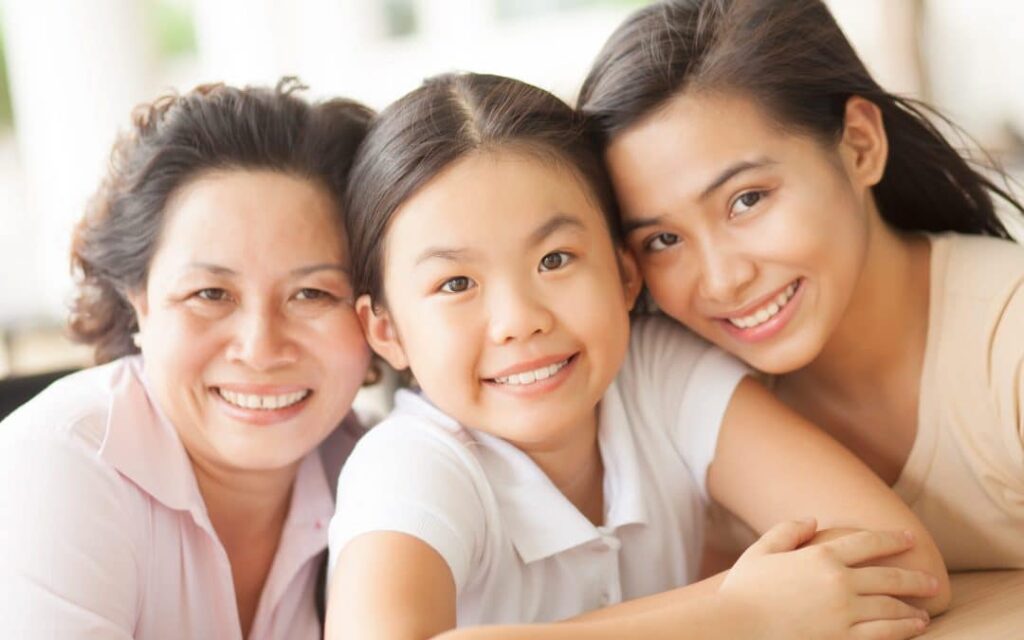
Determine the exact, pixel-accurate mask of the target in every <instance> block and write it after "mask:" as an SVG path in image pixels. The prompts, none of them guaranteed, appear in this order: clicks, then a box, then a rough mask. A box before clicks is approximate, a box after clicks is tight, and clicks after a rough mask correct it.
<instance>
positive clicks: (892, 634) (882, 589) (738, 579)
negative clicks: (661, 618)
mask: <svg viewBox="0 0 1024 640" xmlns="http://www.w3.org/2000/svg"><path fill="white" fill-rule="evenodd" d="M814 533H815V522H814V520H807V521H798V522H786V523H782V524H779V525H776V526H774V527H772V528H771V529H770V530H769V531H768V532H767V533H765V534H764V535H763V536H761V538H760V539H759V540H758V541H757V542H755V543H754V544H753V545H751V546H750V548H748V549H747V551H746V552H744V554H743V555H742V556H740V559H739V560H737V561H736V564H735V566H733V568H732V570H731V571H730V572H729V574H728V576H727V577H726V578H725V580H724V581H723V583H722V586H721V587H720V588H719V594H720V595H721V596H722V597H723V598H724V599H727V600H732V601H733V602H735V603H736V604H738V605H739V606H740V608H741V610H743V611H751V612H752V613H753V615H752V616H751V625H752V629H753V630H754V634H755V635H754V637H758V638H773V639H774V638H779V639H782V638H786V639H789V638H808V639H822V640H832V639H843V640H848V639H855V640H904V639H905V638H911V637H914V636H916V635H918V634H920V633H921V632H923V631H924V629H925V627H926V626H927V624H928V614H927V613H926V612H924V611H922V610H920V609H917V608H915V607H912V606H910V605H908V604H906V603H905V602H902V601H901V600H899V599H898V598H901V597H927V596H930V595H934V593H935V592H936V590H937V589H938V581H937V580H935V578H933V577H932V576H929V575H928V574H926V573H924V572H921V571H912V570H908V569H898V568H894V567H876V566H861V565H863V564H865V563H868V562H871V561H872V560H878V559H881V558H886V557H888V556H892V555H896V554H899V553H902V552H904V551H906V550H907V549H909V548H911V547H912V546H913V545H914V539H913V535H912V534H911V533H909V532H889V531H858V532H856V533H851V534H849V535H847V536H844V537H842V538H839V539H836V540H831V541H829V542H826V543H823V544H820V545H816V546H811V547H805V548H802V549H798V547H799V546H800V545H802V544H804V543H805V542H807V541H808V540H810V539H811V538H812V537H813V536H814Z"/></svg>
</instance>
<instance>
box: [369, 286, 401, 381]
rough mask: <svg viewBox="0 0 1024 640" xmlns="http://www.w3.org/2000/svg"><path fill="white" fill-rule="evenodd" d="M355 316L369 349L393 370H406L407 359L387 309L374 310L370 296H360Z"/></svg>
mask: <svg viewBox="0 0 1024 640" xmlns="http://www.w3.org/2000/svg"><path fill="white" fill-rule="evenodd" d="M356 314H357V315H358V316H359V323H360V324H361V325H363V333H364V334H366V341H367V342H369V343H370V348H371V349H373V350H374V351H375V352H377V355H379V356H380V357H382V358H384V359H385V360H387V363H388V364H390V365H391V367H392V368H394V369H395V370H397V371H401V370H402V369H405V368H407V367H408V366H409V359H408V358H406V356H405V349H404V348H403V347H402V343H401V341H400V340H399V339H398V332H397V331H396V330H395V325H394V323H393V322H392V321H391V315H390V314H389V313H388V311H387V309H380V310H376V309H374V307H373V300H371V299H370V296H369V295H361V296H359V298H358V299H356Z"/></svg>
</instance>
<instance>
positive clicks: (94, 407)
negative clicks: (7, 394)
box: [0, 358, 134, 451]
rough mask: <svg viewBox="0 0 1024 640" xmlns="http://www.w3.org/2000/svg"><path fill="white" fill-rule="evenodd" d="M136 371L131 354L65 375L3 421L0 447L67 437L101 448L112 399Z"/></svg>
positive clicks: (92, 448) (86, 446)
mask: <svg viewBox="0 0 1024 640" xmlns="http://www.w3.org/2000/svg"><path fill="white" fill-rule="evenodd" d="M126 375H134V372H133V371H132V364H131V359H130V358H125V359H121V360H116V361H114V362H110V363H107V364H105V365H101V366H98V367H91V368H89V369H84V370H82V371H78V372H76V373H73V374H70V375H68V376H65V377H63V378H61V379H59V380H57V381H55V382H54V383H53V384H51V385H50V386H49V387H47V388H46V389H44V390H43V391H42V392H41V393H39V395H37V396H36V397H34V398H32V399H31V400H29V401H28V402H27V403H25V404H24V405H22V406H21V407H20V408H18V409H17V410H15V411H14V412H13V413H12V414H11V415H9V416H8V417H7V418H6V419H5V420H4V421H3V422H2V423H0V449H3V448H8V447H12V446H17V445H16V444H15V443H16V442H19V441H23V440H25V439H32V438H52V439H67V440H70V441H75V442H78V443H79V444H80V445H82V446H84V447H85V448H87V449H91V450H92V451H96V450H98V449H99V448H100V446H101V444H102V442H103V437H104V435H105V433H106V427H107V418H108V416H109V408H110V401H111V398H112V397H113V395H114V393H115V390H116V388H117V385H118V383H119V382H120V381H121V380H122V379H123V377H124V376H126Z"/></svg>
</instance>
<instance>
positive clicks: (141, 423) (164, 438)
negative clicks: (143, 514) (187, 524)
mask: <svg viewBox="0 0 1024 640" xmlns="http://www.w3.org/2000/svg"><path fill="white" fill-rule="evenodd" d="M112 383H113V384H112V385H111V386H112V393H111V398H110V409H109V412H108V414H107V428H106V434H105V437H104V439H103V443H102V445H101V446H100V450H99V456H100V457H101V458H102V459H104V460H106V461H107V462H109V463H110V464H111V465H112V466H113V467H114V468H115V469H117V470H118V471H119V472H120V473H121V474H122V475H124V476H125V477H126V478H128V479H129V480H131V481H132V482H133V483H135V484H136V485H138V486H139V487H140V488H141V489H142V490H143V491H145V492H146V493H148V494H150V495H151V496H153V497H154V498H155V499H157V500H158V501H160V502H161V503H163V504H164V505H166V506H168V507H170V508H171V509H177V510H180V511H191V512H193V514H194V515H199V514H202V520H206V519H207V518H206V506H205V504H204V503H203V500H202V496H201V495H200V493H199V486H198V484H197V483H196V479H195V473H194V472H193V470H192V464H191V462H190V461H189V458H188V454H187V453H186V452H185V447H184V446H183V445H182V444H181V439H180V438H179V437H178V433H177V431H175V430H174V427H172V426H171V424H170V421H168V420H167V418H166V416H164V415H163V413H162V412H161V411H160V409H159V408H158V407H157V405H156V403H155V402H153V400H152V398H151V397H150V395H149V393H148V391H147V389H146V384H145V378H144V373H143V367H142V358H141V356H131V357H129V358H125V360H124V365H123V366H121V367H120V368H119V369H118V371H117V372H116V373H115V377H114V379H113V381H112Z"/></svg>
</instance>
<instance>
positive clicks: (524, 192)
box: [388, 150, 607, 253]
mask: <svg viewBox="0 0 1024 640" xmlns="http://www.w3.org/2000/svg"><path fill="white" fill-rule="evenodd" d="M559 213H562V214H570V215H573V216H576V217H579V218H580V221H581V222H583V223H584V226H585V227H586V228H588V229H593V230H595V231H596V230H602V231H603V232H604V233H607V230H606V229H605V227H604V221H603V214H602V213H601V210H600V208H599V207H598V205H597V204H596V202H595V201H594V198H593V197H591V195H590V193H589V190H588V189H587V188H586V186H585V185H584V183H583V181H582V179H581V178H580V177H579V176H578V175H577V174H576V172H575V171H573V170H571V169H569V168H568V167H566V166H565V164H564V163H563V162H560V161H558V160H555V159H553V158H544V157H542V156H539V155H535V154H532V153H526V152H519V151H510V150H500V151H486V152H477V153H473V154H471V155H469V156H466V157H464V158H462V159H460V160H458V161H457V162H455V163H454V164H453V165H451V166H449V167H447V168H446V169H445V170H444V171H443V172H441V173H440V174H438V175H437V176H436V177H435V178H433V179H432V180H431V181H430V182H428V183H427V184H426V186H424V187H423V188H422V189H420V190H419V191H418V192H416V193H415V194H414V195H413V197H411V198H410V199H409V200H407V201H406V202H405V203H403V204H402V206H401V207H399V208H398V210H397V211H396V212H395V217H394V219H393V220H392V223H391V228H390V230H389V234H388V236H389V240H388V243H389V247H393V248H395V249H399V247H398V246H397V244H396V243H401V244H411V245H423V244H427V243H428V242H429V243H434V242H435V241H436V240H438V239H441V240H444V241H446V242H447V243H451V244H460V243H461V244H470V243H473V242H475V241H479V240H490V239H493V238H494V237H495V236H500V237H503V238H505V239H507V240H509V241H511V240H515V239H518V238H522V237H525V236H526V235H528V234H529V233H530V232H531V231H533V230H534V229H535V228H536V225H537V224H539V223H543V221H544V220H546V219H547V218H548V217H550V216H552V215H554V214H559ZM389 253H390V252H389Z"/></svg>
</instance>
